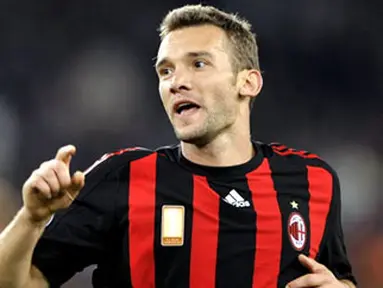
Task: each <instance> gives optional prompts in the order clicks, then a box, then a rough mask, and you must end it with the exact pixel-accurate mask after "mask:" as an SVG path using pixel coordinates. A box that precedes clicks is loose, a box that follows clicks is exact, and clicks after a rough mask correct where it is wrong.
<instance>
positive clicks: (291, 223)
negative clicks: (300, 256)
mask: <svg viewBox="0 0 383 288" xmlns="http://www.w3.org/2000/svg"><path fill="white" fill-rule="evenodd" d="M287 225H288V226H287V231H288V233H289V239H290V243H291V245H292V246H293V247H294V249H295V250H297V251H302V250H303V248H304V247H305V244H306V238H307V237H306V233H307V232H306V230H307V229H306V223H305V220H304V219H303V217H302V216H301V214H299V213H298V212H293V213H291V214H290V217H289V220H288V224H287Z"/></svg>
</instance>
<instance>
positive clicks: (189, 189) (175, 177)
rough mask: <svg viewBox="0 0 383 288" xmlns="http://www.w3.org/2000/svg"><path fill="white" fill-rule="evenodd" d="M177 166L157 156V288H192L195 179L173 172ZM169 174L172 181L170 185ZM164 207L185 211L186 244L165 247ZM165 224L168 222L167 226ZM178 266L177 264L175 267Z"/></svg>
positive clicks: (181, 172) (189, 175)
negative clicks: (191, 266) (190, 281)
mask: <svg viewBox="0 0 383 288" xmlns="http://www.w3.org/2000/svg"><path fill="white" fill-rule="evenodd" d="M173 165H174V163H172V162H169V161H167V159H166V158H165V157H164V156H162V155H160V154H159V155H158V160H157V185H156V207H157V211H156V223H157V224H156V227H155V247H156V249H155V251H154V257H155V258H154V260H155V265H156V268H155V275H156V287H189V278H190V277H189V273H190V244H191V243H190V242H191V239H190V235H192V232H191V231H192V230H191V229H192V220H193V218H192V217H193V206H192V205H193V176H192V175H191V174H190V173H188V172H187V171H185V170H183V169H173V170H172V168H173ZM169 171H172V173H171V176H172V177H171V179H170V181H169ZM164 205H166V206H169V205H174V206H182V207H184V208H185V217H184V227H183V228H184V231H183V232H184V233H183V244H182V245H181V246H166V245H163V243H162V236H163V235H162V229H163V224H165V223H166V221H169V220H166V221H165V219H164V218H163V214H162V212H163V207H164ZM164 221H165V222H164ZM175 263H176V264H175Z"/></svg>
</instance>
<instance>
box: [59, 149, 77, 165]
mask: <svg viewBox="0 0 383 288" xmlns="http://www.w3.org/2000/svg"><path fill="white" fill-rule="evenodd" d="M75 153H76V147H74V146H73V145H67V146H63V147H61V148H60V149H59V150H58V151H57V154H56V157H55V159H56V160H60V161H62V162H64V163H65V164H66V165H67V166H69V164H70V161H71V159H72V156H73V155H74V154H75Z"/></svg>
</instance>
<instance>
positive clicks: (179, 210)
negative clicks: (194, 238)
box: [161, 205, 185, 246]
mask: <svg viewBox="0 0 383 288" xmlns="http://www.w3.org/2000/svg"><path fill="white" fill-rule="evenodd" d="M184 228H185V207H184V206H181V205H164V206H162V218H161V245H162V246H182V245H183V244H184Z"/></svg>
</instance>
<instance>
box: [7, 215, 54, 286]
mask: <svg viewBox="0 0 383 288" xmlns="http://www.w3.org/2000/svg"><path fill="white" fill-rule="evenodd" d="M26 214H27V213H26V212H25V209H24V208H22V209H21V210H20V211H19V213H18V214H17V215H16V217H15V218H14V220H13V221H12V222H11V223H10V224H9V225H8V226H7V228H6V229H5V230H4V231H3V232H2V233H1V235H0V259H1V261H0V287H31V288H32V287H33V288H35V287H36V288H40V287H41V288H43V287H48V283H47V281H46V280H45V278H44V276H43V275H42V273H41V272H40V271H39V270H38V269H37V268H36V267H33V266H31V259H32V253H33V249H34V247H35V246H36V243H37V241H38V240H39V238H40V236H41V234H42V232H43V231H44V223H33V222H31V221H30V220H29V219H28V217H27V215H26Z"/></svg>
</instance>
